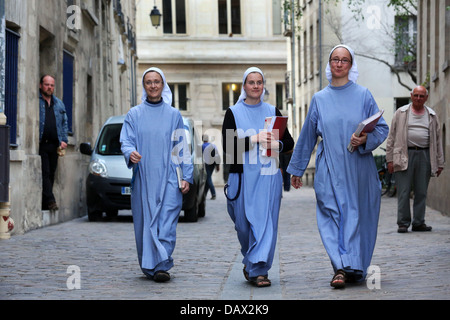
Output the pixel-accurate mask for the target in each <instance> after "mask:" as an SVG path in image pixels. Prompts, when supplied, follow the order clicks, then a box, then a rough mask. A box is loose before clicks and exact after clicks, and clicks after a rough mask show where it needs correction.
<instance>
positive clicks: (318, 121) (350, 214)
mask: <svg viewBox="0 0 450 320" xmlns="http://www.w3.org/2000/svg"><path fill="white" fill-rule="evenodd" d="M326 76H327V79H328V81H329V82H330V83H329V85H328V86H327V87H326V88H324V89H323V90H321V91H319V92H317V93H316V94H315V95H314V96H313V98H312V100H311V104H310V108H309V111H308V115H307V117H306V119H305V123H304V124H303V127H302V131H301V133H300V136H299V138H298V141H297V144H296V146H295V149H294V153H293V155H292V158H291V161H290V164H289V166H288V169H287V171H288V172H289V173H290V174H291V175H293V176H292V178H291V184H292V186H293V187H294V188H296V189H298V188H300V187H301V186H302V181H301V177H302V176H303V174H304V172H305V170H306V168H307V166H308V163H309V160H310V157H311V153H312V152H313V150H314V147H315V145H316V143H317V141H318V138H319V137H320V138H321V139H320V142H319V145H318V148H317V152H316V169H315V170H316V172H315V176H314V189H315V193H316V199H317V206H316V211H317V225H318V228H319V232H320V235H321V238H322V242H323V245H324V247H325V250H326V251H327V253H328V256H329V258H330V260H331V264H332V267H333V270H334V276H333V278H332V280H331V282H330V285H331V286H332V287H334V288H344V287H345V284H346V282H358V281H363V280H364V278H365V276H366V273H367V268H368V267H369V265H370V261H371V259H372V254H373V250H374V247H375V241H376V237H377V228H378V217H379V212H380V200H381V185H380V181H379V178H378V173H377V168H376V165H375V161H374V159H373V156H372V151H373V150H375V149H376V148H377V147H378V146H379V145H380V144H381V143H382V142H383V141H384V140H385V139H386V137H387V135H388V131H389V128H388V126H387V124H386V122H385V120H384V119H383V117H381V118H380V120H379V121H378V123H377V125H376V127H375V129H374V130H373V131H372V132H370V133H363V134H362V135H361V136H360V137H356V136H355V135H354V132H355V130H356V128H357V126H358V123H359V122H361V121H362V120H364V119H366V118H368V117H370V116H372V115H373V114H375V113H377V112H378V111H379V109H378V106H377V104H376V102H375V100H374V98H373V97H372V94H371V93H370V92H369V90H368V89H367V88H364V87H362V86H360V85H358V84H356V79H357V78H358V67H357V64H356V61H355V55H354V52H353V50H352V49H351V48H349V47H348V46H346V45H338V46H336V47H334V48H333V49H332V50H331V52H330V55H329V62H328V65H327V68H326ZM349 142H350V143H351V145H352V146H353V147H354V149H355V150H354V151H353V152H350V151H349V150H348V149H347V146H348V144H349Z"/></svg>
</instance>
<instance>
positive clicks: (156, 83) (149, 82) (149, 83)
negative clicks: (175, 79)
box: [144, 80, 161, 86]
mask: <svg viewBox="0 0 450 320" xmlns="http://www.w3.org/2000/svg"><path fill="white" fill-rule="evenodd" d="M144 83H145V85H146V86H151V85H152V84H154V85H155V86H159V85H160V84H161V81H158V80H156V81H145V82H144Z"/></svg>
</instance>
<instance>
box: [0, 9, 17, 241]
mask: <svg viewBox="0 0 450 320" xmlns="http://www.w3.org/2000/svg"><path fill="white" fill-rule="evenodd" d="M5 27H6V21H5V0H0V240H2V239H9V238H10V237H11V235H10V234H9V232H10V231H11V230H12V229H13V228H14V221H13V220H12V219H11V218H10V217H9V213H10V203H9V196H10V190H9V126H7V125H6V116H5V50H6V49H5V47H6V31H5Z"/></svg>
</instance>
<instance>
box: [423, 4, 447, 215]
mask: <svg viewBox="0 0 450 320" xmlns="http://www.w3.org/2000/svg"><path fill="white" fill-rule="evenodd" d="M449 7H450V1H448V0H438V1H419V10H418V11H419V14H418V26H417V29H418V39H417V43H418V46H417V47H418V52H417V57H418V59H417V62H418V64H417V70H418V80H419V81H418V82H419V83H423V84H425V85H426V87H427V89H428V94H429V98H428V101H427V105H428V106H430V107H431V108H433V109H434V110H435V111H436V113H437V114H438V116H439V120H440V124H441V134H442V137H443V147H444V156H445V160H446V167H445V169H444V171H443V172H442V174H441V175H440V176H439V177H438V178H431V181H430V186H429V189H428V198H427V205H428V206H430V207H432V208H434V209H436V210H439V211H441V212H443V213H445V214H446V215H450V197H449V193H450V169H449V167H448V159H449V157H450V132H449V129H448V128H449V127H450V10H449V9H448V8H449Z"/></svg>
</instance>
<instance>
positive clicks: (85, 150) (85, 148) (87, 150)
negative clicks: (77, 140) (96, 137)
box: [80, 142, 92, 156]
mask: <svg viewBox="0 0 450 320" xmlns="http://www.w3.org/2000/svg"><path fill="white" fill-rule="evenodd" d="M80 152H81V153H82V154H86V155H88V156H90V155H91V154H92V148H91V144H90V143H89V142H83V143H81V144H80Z"/></svg>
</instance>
